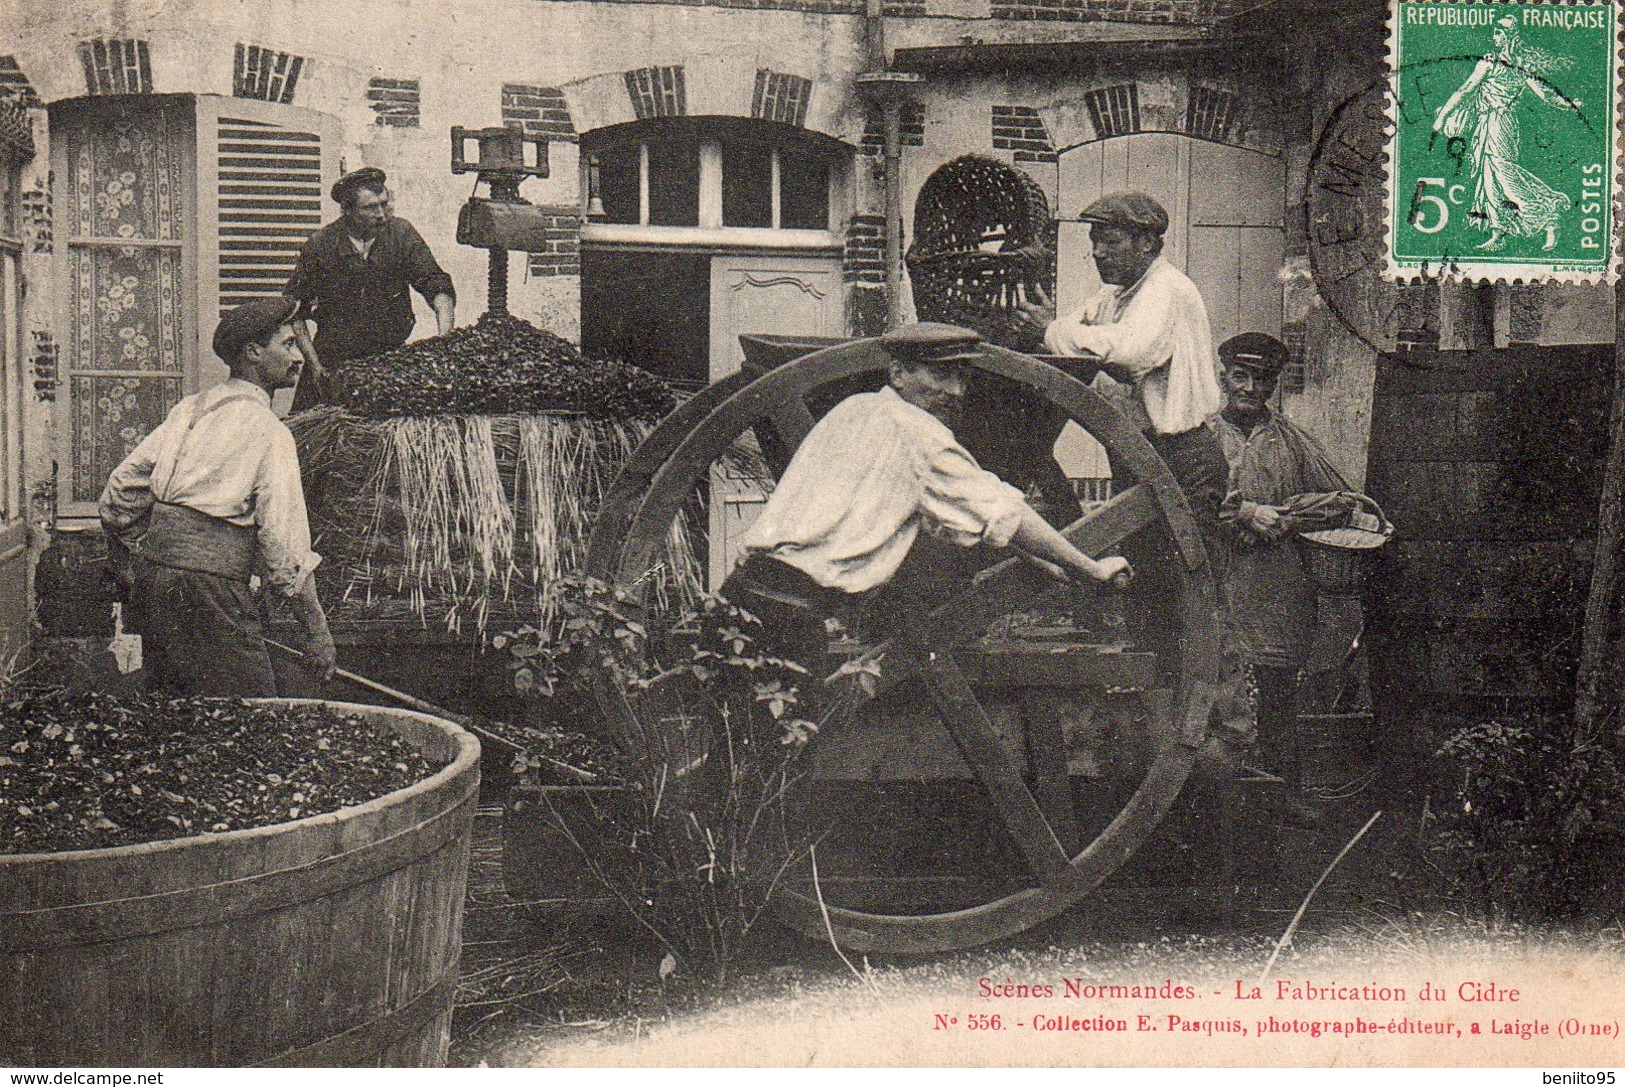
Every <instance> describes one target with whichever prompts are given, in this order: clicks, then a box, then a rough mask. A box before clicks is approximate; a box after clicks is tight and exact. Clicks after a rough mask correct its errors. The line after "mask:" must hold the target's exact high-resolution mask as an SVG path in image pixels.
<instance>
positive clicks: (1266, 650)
mask: <svg viewBox="0 0 1625 1087" xmlns="http://www.w3.org/2000/svg"><path fill="white" fill-rule="evenodd" d="M1287 358H1288V352H1287V349H1286V345H1284V344H1283V343H1281V341H1280V340H1278V339H1276V338H1275V337H1274V336H1269V335H1266V334H1264V333H1262V332H1245V333H1242V334H1241V335H1239V336H1232V337H1231V338H1230V339H1228V340H1226V341H1224V343H1222V344H1220V345H1219V360H1220V362H1221V363H1222V364H1223V367H1224V388H1225V394H1226V402H1225V406H1224V410H1223V411H1222V412H1220V413H1219V414H1218V415H1216V416H1214V418H1213V419H1212V421H1211V423H1210V424H1209V425H1210V427H1211V428H1212V430H1213V432H1214V433H1215V434H1216V435H1217V436H1218V437H1219V439H1220V441H1221V442H1222V443H1223V446H1224V453H1225V459H1226V460H1227V461H1228V463H1229V465H1230V482H1229V489H1228V493H1227V494H1226V497H1225V500H1224V505H1223V507H1222V509H1221V511H1220V520H1221V522H1222V524H1223V538H1224V541H1225V546H1224V547H1223V548H1221V549H1220V551H1219V554H1218V555H1217V556H1216V558H1217V559H1219V564H1218V565H1219V567H1220V574H1221V580H1222V584H1223V587H1224V594H1225V597H1226V601H1227V604H1228V612H1229V623H1228V626H1229V628H1230V629H1229V634H1230V639H1231V645H1230V646H1229V647H1228V648H1229V652H1230V653H1231V655H1232V656H1233V657H1235V658H1237V659H1238V660H1239V661H1240V662H1241V663H1243V664H1245V665H1247V666H1250V667H1251V669H1252V671H1253V675H1254V678H1255V679H1256V681H1257V685H1258V733H1257V739H1258V747H1259V757H1260V761H1261V762H1262V763H1263V766H1264V768H1265V769H1267V770H1270V771H1272V772H1274V773H1276V774H1279V775H1280V776H1281V777H1282V778H1284V779H1285V780H1286V781H1287V782H1288V784H1290V785H1293V786H1297V785H1299V784H1300V781H1301V767H1300V759H1299V755H1298V744H1297V732H1296V721H1297V714H1296V709H1295V702H1296V695H1297V689H1298V673H1299V671H1300V670H1301V669H1302V668H1303V666H1304V663H1305V660H1306V659H1307V657H1308V655H1309V649H1310V646H1311V643H1312V641H1313V638H1314V634H1315V628H1316V623H1317V618H1318V599H1319V594H1318V592H1317V590H1316V588H1315V585H1314V583H1313V582H1312V581H1310V579H1309V575H1308V573H1307V572H1306V571H1305V569H1304V563H1303V557H1302V553H1301V551H1300V548H1299V545H1298V542H1297V538H1296V537H1297V535H1298V534H1299V533H1300V532H1301V531H1303V530H1304V529H1306V528H1309V527H1311V526H1318V525H1319V524H1320V523H1321V522H1320V521H1319V520H1318V519H1317V518H1316V515H1315V513H1314V512H1313V511H1314V510H1315V509H1316V507H1319V506H1323V505H1324V504H1325V502H1326V501H1327V500H1329V499H1332V498H1333V497H1335V496H1336V495H1338V494H1342V495H1349V494H1352V492H1353V488H1352V487H1350V485H1349V483H1348V481H1347V480H1345V479H1344V478H1343V474H1342V473H1341V472H1339V471H1338V470H1337V467H1336V466H1335V465H1334V464H1332V461H1331V458H1330V457H1329V456H1327V454H1326V451H1325V450H1324V449H1323V448H1321V445H1320V443H1319V442H1317V441H1316V440H1315V439H1314V437H1313V436H1312V435H1310V433H1309V432H1308V431H1307V430H1304V429H1303V428H1302V427H1300V426H1298V425H1297V424H1296V423H1293V422H1291V421H1290V420H1287V419H1285V418H1283V417H1282V416H1281V415H1280V414H1279V413H1277V412H1274V411H1271V410H1270V406H1269V400H1270V397H1271V396H1272V395H1273V394H1274V392H1275V386H1276V383H1277V381H1278V380H1279V379H1280V376H1281V371H1282V369H1283V368H1284V367H1285V366H1286V363H1287ZM1222 711H1223V707H1221V712H1222ZM1293 813H1294V814H1297V815H1299V816H1300V821H1302V819H1301V817H1305V816H1307V817H1308V818H1309V819H1311V820H1312V818H1313V817H1312V815H1310V813H1308V812H1306V811H1304V810H1303V809H1301V808H1297V807H1294V808H1293Z"/></svg>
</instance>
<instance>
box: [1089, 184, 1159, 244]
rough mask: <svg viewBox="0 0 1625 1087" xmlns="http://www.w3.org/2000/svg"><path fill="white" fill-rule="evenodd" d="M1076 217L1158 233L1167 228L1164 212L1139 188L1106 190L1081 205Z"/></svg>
mask: <svg viewBox="0 0 1625 1087" xmlns="http://www.w3.org/2000/svg"><path fill="white" fill-rule="evenodd" d="M1078 218H1079V219H1080V220H1081V221H1083V222H1085V223H1099V224H1100V225H1101V226H1115V227H1121V228H1123V229H1124V230H1138V231H1144V232H1148V233H1152V234H1155V235H1157V236H1158V237H1161V236H1162V235H1163V234H1166V233H1167V232H1168V212H1167V211H1165V210H1164V209H1163V206H1162V205H1161V204H1159V203H1157V201H1156V200H1155V199H1154V198H1152V197H1150V196H1147V195H1146V194H1145V193H1143V192H1114V193H1107V194H1106V195H1105V196H1102V197H1101V198H1100V199H1099V200H1096V201H1095V202H1094V203H1093V204H1090V205H1089V206H1088V207H1086V208H1084V209H1083V211H1082V212H1081V213H1080V214H1079V215H1078Z"/></svg>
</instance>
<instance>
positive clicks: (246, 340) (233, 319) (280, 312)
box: [214, 298, 299, 366]
mask: <svg viewBox="0 0 1625 1087" xmlns="http://www.w3.org/2000/svg"><path fill="white" fill-rule="evenodd" d="M298 313H299V302H298V301H297V300H296V299H293V298H256V299H255V300H254V301H252V302H248V303H245V304H243V305H241V306H238V307H237V308H236V309H231V310H227V311H226V312H225V313H222V314H221V315H220V324H219V325H218V326H217V327H216V328H215V330H214V353H215V354H216V355H219V356H220V357H221V358H222V359H224V360H225V362H226V364H227V365H228V366H229V365H231V364H233V363H235V362H236V361H237V356H238V354H240V353H241V352H242V349H243V347H244V345H246V344H251V343H258V342H261V341H263V340H264V339H265V338H266V337H268V336H270V335H271V333H273V332H275V331H276V330H277V329H279V328H281V327H282V326H283V325H285V324H288V323H290V322H291V321H293V319H294V318H295V317H296V316H297V315H298Z"/></svg>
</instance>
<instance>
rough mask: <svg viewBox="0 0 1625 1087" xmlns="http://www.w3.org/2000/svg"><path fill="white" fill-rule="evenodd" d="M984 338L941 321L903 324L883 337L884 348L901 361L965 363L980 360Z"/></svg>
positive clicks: (939, 363)
mask: <svg viewBox="0 0 1625 1087" xmlns="http://www.w3.org/2000/svg"><path fill="white" fill-rule="evenodd" d="M981 342H982V337H981V336H979V335H977V334H976V333H975V332H974V331H972V330H971V329H968V328H960V327H959V326H958V325H945V324H942V323H941V322H940V321H920V322H919V323H918V324H912V325H902V326H900V327H898V328H894V329H892V330H891V331H890V332H888V333H886V334H885V335H884V336H882V337H880V346H882V347H884V348H885V349H886V351H887V353H888V354H890V355H891V357H892V358H894V359H896V360H897V361H898V362H913V363H934V364H936V365H942V364H945V363H963V362H969V361H970V360H972V359H976V358H980V357H981V352H980V351H978V350H977V347H978V346H980V344H981Z"/></svg>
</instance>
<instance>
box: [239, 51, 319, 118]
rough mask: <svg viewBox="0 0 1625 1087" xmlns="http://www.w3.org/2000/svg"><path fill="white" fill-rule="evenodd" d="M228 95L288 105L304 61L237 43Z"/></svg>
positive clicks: (297, 83) (279, 52)
mask: <svg viewBox="0 0 1625 1087" xmlns="http://www.w3.org/2000/svg"><path fill="white" fill-rule="evenodd" d="M235 60H236V62H235V67H234V68H233V70H232V78H231V93H232V96H233V97H235V98H257V99H259V100H260V101H262V102H281V103H284V104H286V103H289V102H292V101H293V92H294V89H295V88H296V87H298V85H299V73H300V72H302V71H304V68H305V58H304V57H300V56H295V55H294V54H292V53H289V52H285V51H283V50H280V49H266V48H264V47H263V46H258V45H247V44H244V43H242V42H238V43H237V54H236V58H235Z"/></svg>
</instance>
